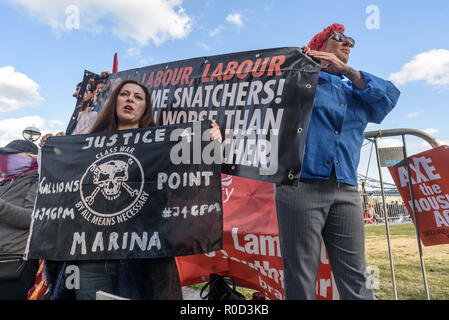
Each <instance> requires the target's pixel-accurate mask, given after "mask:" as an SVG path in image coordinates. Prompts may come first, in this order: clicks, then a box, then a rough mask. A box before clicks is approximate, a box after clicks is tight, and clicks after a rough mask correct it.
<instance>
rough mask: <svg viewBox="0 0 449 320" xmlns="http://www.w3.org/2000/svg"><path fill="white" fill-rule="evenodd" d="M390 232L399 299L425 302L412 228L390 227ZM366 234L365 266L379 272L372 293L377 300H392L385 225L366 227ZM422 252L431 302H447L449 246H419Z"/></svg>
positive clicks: (448, 293)
mask: <svg viewBox="0 0 449 320" xmlns="http://www.w3.org/2000/svg"><path fill="white" fill-rule="evenodd" d="M389 230H390V232H389V233H390V239H391V251H392V257H393V265H394V274H395V282H396V292H397V297H398V299H399V300H424V299H426V295H425V290H424V280H423V276H422V271H421V263H420V259H419V254H418V242H417V239H416V233H415V227H414V225H413V224H411V223H406V224H393V225H392V224H390V226H389ZM365 234H366V264H367V266H369V265H373V266H376V267H377V268H378V269H379V280H380V281H379V288H378V289H375V290H374V292H375V294H376V297H377V299H379V300H392V299H394V294H393V286H392V278H391V271H390V260H389V255H388V245H387V237H386V229H385V226H384V225H379V226H367V227H366V228H365ZM422 252H423V257H424V265H425V270H426V278H427V285H428V289H429V295H430V299H431V300H447V299H449V245H437V246H429V247H424V246H422Z"/></svg>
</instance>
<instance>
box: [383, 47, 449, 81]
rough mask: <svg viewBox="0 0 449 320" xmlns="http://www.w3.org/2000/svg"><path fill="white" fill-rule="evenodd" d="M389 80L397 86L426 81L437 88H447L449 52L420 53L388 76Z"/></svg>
mask: <svg viewBox="0 0 449 320" xmlns="http://www.w3.org/2000/svg"><path fill="white" fill-rule="evenodd" d="M389 80H391V81H393V82H394V83H396V84H397V85H402V84H405V83H408V82H412V81H426V82H427V83H428V84H430V85H435V86H438V87H443V86H449V50H445V49H433V50H429V51H426V52H423V53H420V54H418V55H416V56H414V57H413V58H412V60H411V61H410V62H407V63H406V64H405V65H403V66H402V68H401V70H400V71H399V72H395V73H392V74H390V76H389Z"/></svg>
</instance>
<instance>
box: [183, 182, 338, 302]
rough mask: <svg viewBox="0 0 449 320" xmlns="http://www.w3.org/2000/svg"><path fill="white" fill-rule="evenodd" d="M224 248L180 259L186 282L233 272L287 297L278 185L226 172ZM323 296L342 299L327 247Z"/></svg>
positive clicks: (320, 283) (320, 282)
mask: <svg viewBox="0 0 449 320" xmlns="http://www.w3.org/2000/svg"><path fill="white" fill-rule="evenodd" d="M222 195H223V250H220V251H215V252H212V253H208V254H202V255H194V256H185V257H179V258H177V264H178V270H179V275H180V278H181V283H182V285H183V286H186V285H192V284H196V283H201V282H205V281H208V280H209V274H211V273H217V274H220V275H223V276H230V277H231V278H232V279H233V280H234V281H235V282H236V283H237V284H239V285H242V286H245V287H248V288H252V289H255V290H259V291H261V292H264V293H265V294H266V296H267V297H268V298H269V299H272V300H283V299H284V298H285V296H284V285H283V281H284V272H283V267H282V259H281V251H280V243H279V234H278V225H277V219H276V208H275V203H274V189H273V184H271V183H267V182H261V181H256V180H249V179H245V178H240V177H236V176H230V175H223V176H222ZM322 248H323V249H322V254H321V264H320V268H319V271H318V278H317V299H329V300H330V299H339V295H338V291H337V289H336V285H335V283H334V282H335V281H334V279H333V276H332V272H331V268H330V265H329V260H328V257H327V254H326V250H325V249H324V244H323V245H322Z"/></svg>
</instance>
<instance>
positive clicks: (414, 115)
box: [407, 110, 424, 119]
mask: <svg viewBox="0 0 449 320" xmlns="http://www.w3.org/2000/svg"><path fill="white" fill-rule="evenodd" d="M423 112H424V110H419V111H416V112H412V113H409V114H407V118H409V119H412V118H415V117H417V116H419V115H420V114H421V113H423Z"/></svg>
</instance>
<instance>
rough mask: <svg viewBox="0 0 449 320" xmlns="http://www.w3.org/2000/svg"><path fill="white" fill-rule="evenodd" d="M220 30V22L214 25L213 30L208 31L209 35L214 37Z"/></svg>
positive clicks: (221, 27)
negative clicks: (216, 25)
mask: <svg viewBox="0 0 449 320" xmlns="http://www.w3.org/2000/svg"><path fill="white" fill-rule="evenodd" d="M222 30H223V26H222V25H221V24H220V25H218V27H216V28H215V29H214V30H212V31H211V32H209V35H210V36H211V37H215V36H216V35H218V34H219V33H220V32H221V31H222Z"/></svg>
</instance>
